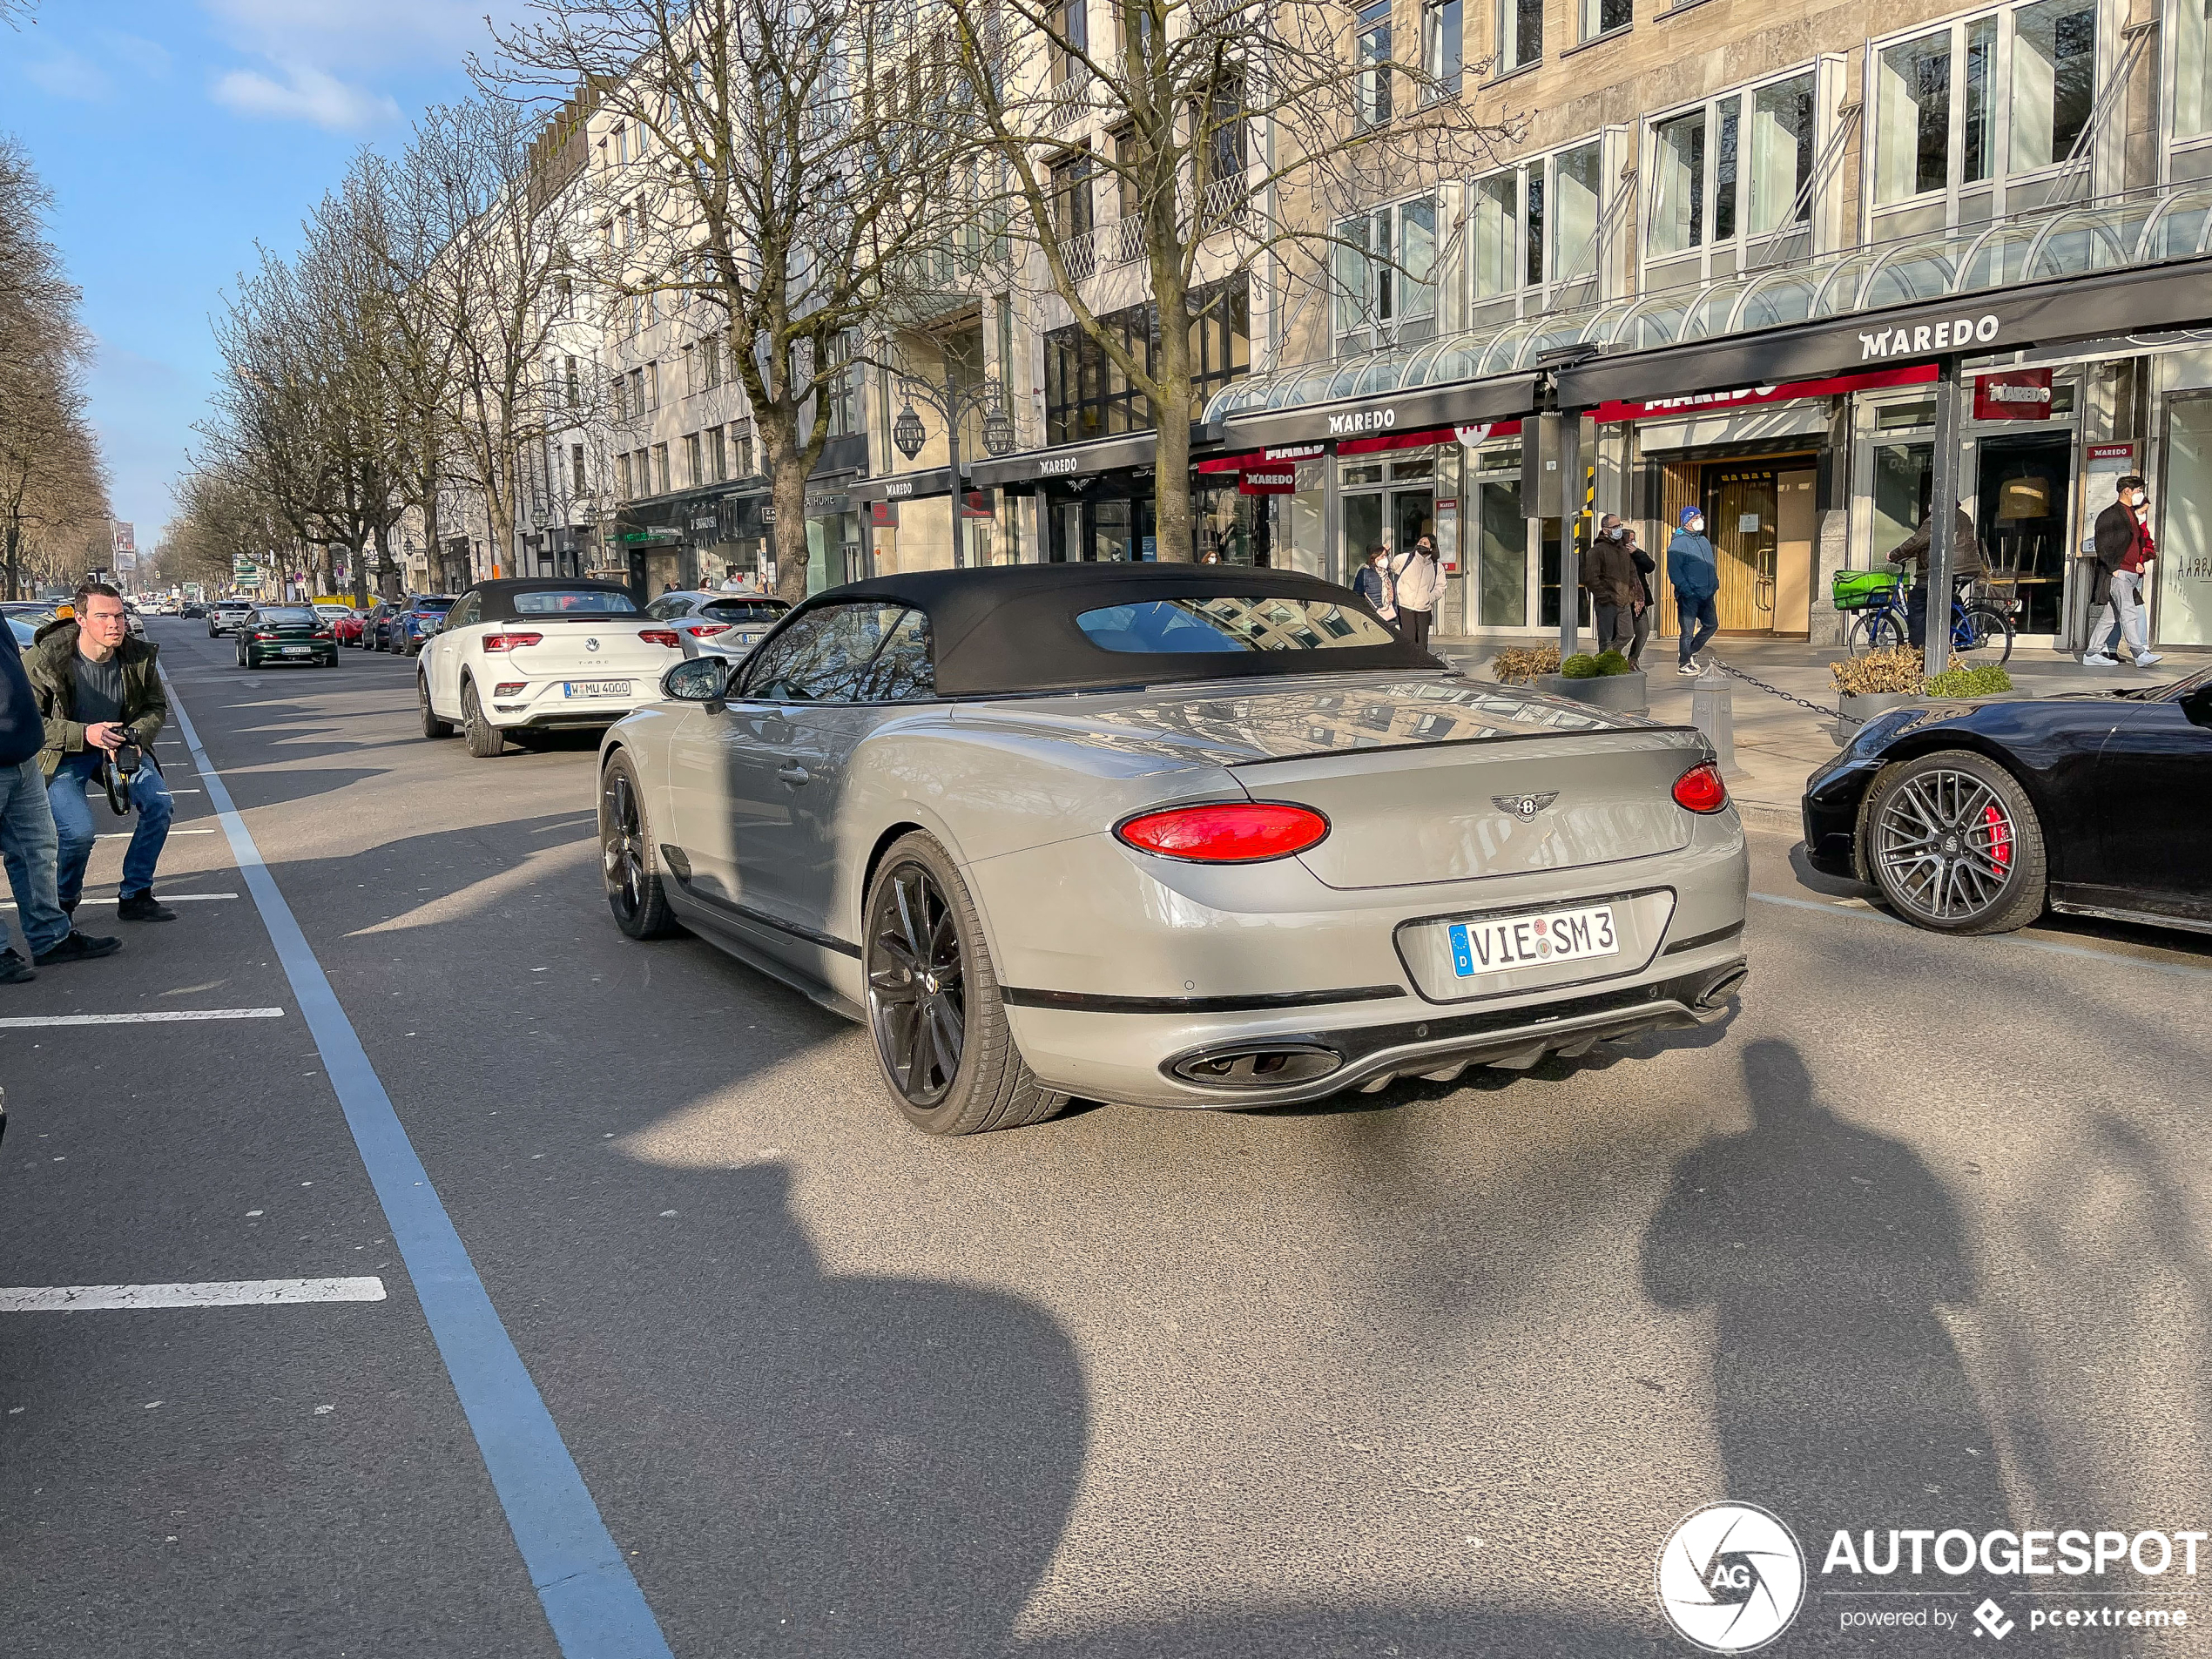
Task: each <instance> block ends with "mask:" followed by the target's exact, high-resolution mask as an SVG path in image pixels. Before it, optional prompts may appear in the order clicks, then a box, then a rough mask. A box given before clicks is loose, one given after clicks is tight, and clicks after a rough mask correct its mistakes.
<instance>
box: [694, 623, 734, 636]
mask: <svg viewBox="0 0 2212 1659" xmlns="http://www.w3.org/2000/svg"><path fill="white" fill-rule="evenodd" d="M684 631H685V633H687V634H689V635H691V637H692V638H694V639H711V638H713V637H714V636H715V635H717V634H726V633H728V632H729V631H730V624H728V623H726V622H687V623H685V624H684Z"/></svg>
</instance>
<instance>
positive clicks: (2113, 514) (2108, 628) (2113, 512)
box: [2081, 472, 2158, 668]
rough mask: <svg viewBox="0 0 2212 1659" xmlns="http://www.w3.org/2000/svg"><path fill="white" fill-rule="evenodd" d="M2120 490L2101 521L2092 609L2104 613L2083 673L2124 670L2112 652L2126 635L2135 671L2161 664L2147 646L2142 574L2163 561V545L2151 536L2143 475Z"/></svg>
mask: <svg viewBox="0 0 2212 1659" xmlns="http://www.w3.org/2000/svg"><path fill="white" fill-rule="evenodd" d="M2117 489H2118V492H2119V494H2118V499H2117V500H2115V501H2114V502H2113V503H2112V505H2111V506H2109V507H2107V508H2106V509H2104V511H2102V512H2101V513H2099V514H2098V515H2097V529H2096V550H2097V565H2096V579H2095V583H2094V586H2093V587H2092V588H2091V589H2090V590H2089V603H2090V604H2092V605H2099V604H2101V605H2102V606H2103V607H2104V609H2103V610H2101V611H2100V612H2099V613H2098V615H2097V620H2096V622H2095V624H2094V625H2093V626H2092V627H2091V628H2090V630H2089V649H2088V651H2087V654H2086V655H2084V656H2083V658H2081V666H2082V667H2084V668H2117V667H2119V666H2120V659H2119V658H2117V657H2115V656H2114V654H2113V647H2114V645H2117V644H2119V643H2120V641H2121V637H2122V636H2123V635H2124V636H2125V637H2126V638H2127V641H2128V654H2129V655H2130V656H2132V657H2133V658H2134V659H2135V666H2136V667H2138V668H2148V667H2149V666H2150V665H2151V664H2153V663H2155V662H2156V661H2158V653H2157V652H2156V651H2153V650H2151V648H2150V646H2149V644H2148V643H2147V642H2148V637H2149V631H2148V628H2146V626H2145V625H2144V623H2143V572H2144V571H2145V570H2147V569H2148V568H2149V565H2150V562H2151V561H2152V560H2153V559H2155V558H2156V557H2157V556H2158V544H2157V543H2155V542H2154V541H2152V540H2151V536H2150V522H2149V521H2150V493H2149V491H2148V490H2147V489H2144V488H2143V476H2142V475H2141V473H2138V472H2131V473H2129V474H2128V475H2127V476H2126V477H2124V478H2122V479H2121V481H2120V482H2119V484H2118V486H2117Z"/></svg>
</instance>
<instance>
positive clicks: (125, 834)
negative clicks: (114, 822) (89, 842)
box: [92, 829, 215, 841]
mask: <svg viewBox="0 0 2212 1659" xmlns="http://www.w3.org/2000/svg"><path fill="white" fill-rule="evenodd" d="M137 833H138V832H137V831H136V830H111V831H110V832H109V833H107V834H105V835H95V836H94V837H93V838H92V839H93V840H96V841H127V840H130V839H131V837H132V836H133V835H135V834H137ZM169 833H171V834H172V835H212V834H213V833H215V832H214V831H213V830H212V829H172V830H171V831H170V832H169Z"/></svg>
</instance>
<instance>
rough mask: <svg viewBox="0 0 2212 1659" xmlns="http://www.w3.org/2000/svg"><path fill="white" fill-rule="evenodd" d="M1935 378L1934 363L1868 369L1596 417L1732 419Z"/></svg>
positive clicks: (1604, 411) (1618, 408)
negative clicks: (1775, 406)
mask: <svg viewBox="0 0 2212 1659" xmlns="http://www.w3.org/2000/svg"><path fill="white" fill-rule="evenodd" d="M1935 377H1936V366H1935V365H1934V364H1933V363H1915V364H1913V365H1912V366H1911V367H1910V368H1877V369H1871V370H1869V371H1868V372H1866V373H1865V374H1834V375H1831V376H1830V377H1829V378H1828V379H1826V380H1819V381H1784V383H1783V384H1781V385H1779V386H1738V387H1734V388H1730V390H1728V391H1724V392H1696V393H1692V394H1690V395H1688V396H1684V397H1661V398H1651V399H1649V400H1647V401H1643V402H1641V403H1621V402H1612V403H1601V404H1599V405H1598V406H1597V408H1596V410H1595V415H1596V418H1597V420H1598V421H1600V422H1601V423H1610V422H1615V421H1653V420H1663V419H1668V418H1676V417H1680V416H1683V415H1731V414H1734V413H1735V412H1736V411H1737V410H1738V409H1763V408H1766V406H1767V405H1768V404H1770V403H1794V402H1796V401H1797V400H1799V399H1800V398H1808V397H1834V396H1836V395H1838V394H1839V393H1844V392H1871V391H1874V390H1878V388H1882V387H1885V386H1922V385H1925V384H1926V383H1927V382H1928V381H1932V380H1934V379H1935Z"/></svg>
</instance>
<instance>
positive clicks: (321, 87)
mask: <svg viewBox="0 0 2212 1659" xmlns="http://www.w3.org/2000/svg"><path fill="white" fill-rule="evenodd" d="M278 72H279V73H280V75H282V76H283V79H282V80H281V81H278V80H273V79H272V78H269V77H268V76H266V75H264V74H262V73H261V72H260V71H258V70H251V69H234V70H232V71H230V72H229V73H228V74H226V75H225V76H223V77H222V78H220V79H219V80H217V81H216V83H215V101H216V102H217V103H218V104H220V105H223V106H224V108H226V109H228V110H231V111H235V112H236V113H238V114H239V115H252V116H261V117H265V118H268V119H271V120H277V121H312V122H314V124H315V125H317V126H319V127H324V128H327V129H328V130H329V131H331V132H358V131H360V130H361V129H362V128H364V127H371V126H376V125H381V124H383V123H387V122H392V121H396V120H398V119H399V118H400V106H399V105H397V104H396V103H395V102H394V101H393V100H392V98H390V97H389V96H388V95H387V94H385V93H382V92H371V91H365V90H363V89H362V88H361V87H358V86H349V85H347V84H346V83H345V82H344V81H341V80H340V79H339V78H337V77H336V76H334V75H332V74H329V73H327V72H326V71H322V70H320V69H312V68H309V67H308V66H307V65H306V64H283V65H279V66H278Z"/></svg>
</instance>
